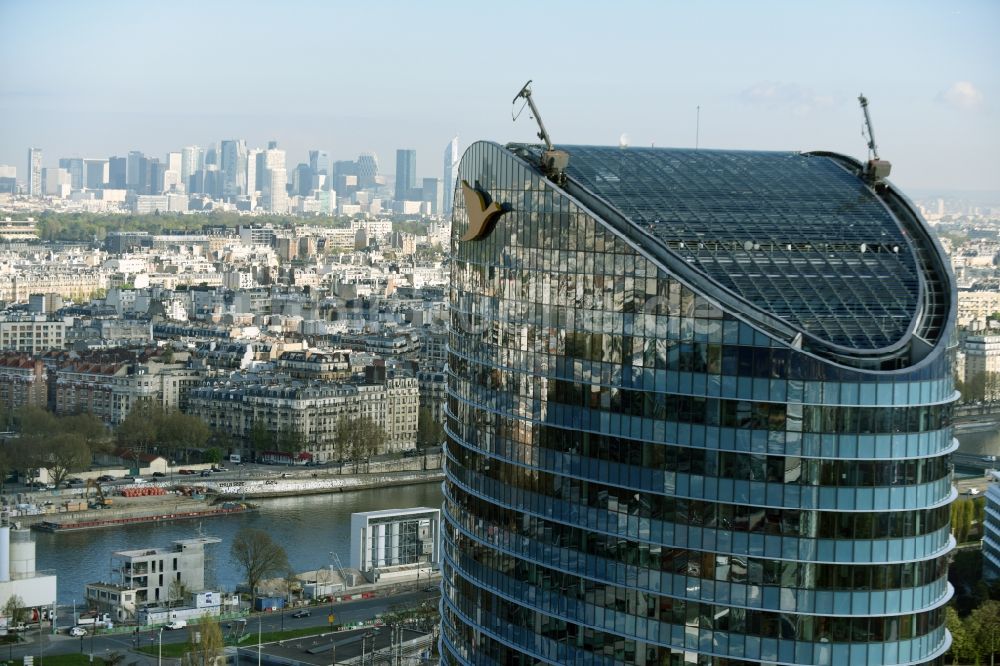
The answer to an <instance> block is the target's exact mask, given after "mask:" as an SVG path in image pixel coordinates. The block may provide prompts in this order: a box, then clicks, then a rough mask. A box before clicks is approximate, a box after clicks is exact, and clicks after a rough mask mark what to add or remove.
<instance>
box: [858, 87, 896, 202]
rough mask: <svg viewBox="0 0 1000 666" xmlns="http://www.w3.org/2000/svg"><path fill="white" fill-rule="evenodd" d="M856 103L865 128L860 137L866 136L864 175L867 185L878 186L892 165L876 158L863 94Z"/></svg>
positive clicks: (876, 153)
mask: <svg viewBox="0 0 1000 666" xmlns="http://www.w3.org/2000/svg"><path fill="white" fill-rule="evenodd" d="M858 102H860V103H861V110H862V111H863V112H864V114H865V127H864V129H863V130H862V132H861V136H865V133H866V131H867V134H868V163H867V164H866V165H865V170H864V175H865V178H866V179H867V180H868V182H869V183H871V184H872V185H878V184H880V183H881V182H882V181H884V180H885V179H886V178H888V177H889V172H890V171H891V170H892V164H890V163H889V161H888V160H883V159H880V158H879V156H878V146H876V145H875V132H874V130H873V129H872V117H871V116H870V115H869V114H868V98H867V97H865V96H864V95H863V94H861V95H858Z"/></svg>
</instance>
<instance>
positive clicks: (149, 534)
mask: <svg viewBox="0 0 1000 666" xmlns="http://www.w3.org/2000/svg"><path fill="white" fill-rule="evenodd" d="M957 436H958V439H959V441H960V443H961V445H960V450H961V451H963V452H966V453H979V454H993V455H998V456H1000V431H998V430H997V429H996V428H989V429H982V430H974V431H973V430H962V431H959V432H958V433H957ZM441 501H442V497H441V484H440V483H423V484H418V485H414V486H398V487H391V488H383V489H377V490H359V491H354V492H349V493H341V494H335V495H311V496H307V497H284V498H280V499H270V500H255V502H257V503H258V504H259V505H260V510H258V511H255V512H251V513H245V514H239V515H235V516H226V517H219V518H207V519H204V520H201V521H195V520H183V521H176V522H167V523H145V524H139V525H128V526H124V527H119V528H117V529H102V530H85V531H82V532H66V533H63V534H49V533H41V532H36V533H35V542H36V568H38V569H55V570H56V571H57V573H58V576H59V578H58V595H59V603H60V604H71V603H73V601H74V600H76V601H80V600H81V599H83V592H84V585H85V584H86V583H90V582H94V581H98V580H105V581H111V580H113V578H112V576H111V553H113V552H114V551H119V550H133V549H138V548H163V547H168V546H170V545H171V542H172V541H173V540H175V539H187V538H190V537H193V536H196V535H197V533H198V530H199V527H200V530H201V533H202V534H204V535H205V536H215V537H219V538H220V539H222V542H221V543H218V544H215V545H213V546H209V547H208V548H209V550H208V552H209V561H208V562H207V565H206V572H205V575H206V583H207V584H208V585H209V586H213V587H215V588H216V589H220V590H233V589H234V588H235V587H236V585H237V584H238V583H239V582H240V581H241V580H242V578H243V577H242V574H241V572H240V571H239V569H238V568H237V567H236V566H235V565H234V564H233V562H232V560H231V559H230V556H229V546H230V544H231V543H232V541H233V537H234V536H235V535H236V533H237V532H238V531H239V530H240V529H241V528H243V527H254V528H258V529H262V530H265V531H267V532H268V533H270V534H271V536H272V537H273V538H274V539H275V540H276V541H277V542H278V543H280V544H282V545H283V546H284V547H285V550H286V551H287V552H288V560H289V563H290V564H291V565H292V569H293V570H294V571H308V570H311V569H319V568H321V567H327V566H329V565H330V560H331V558H330V553H331V552H335V553H337V554H338V555H339V556H340V559H341V562H342V563H343V565H344V566H345V567H346V566H350V564H349V562H350V558H349V557H348V552H349V548H350V535H349V533H348V532H349V530H350V523H351V514H352V513H354V512H356V511H375V510H379V509H403V508H408V507H415V506H428V507H433V508H438V507H440V506H441Z"/></svg>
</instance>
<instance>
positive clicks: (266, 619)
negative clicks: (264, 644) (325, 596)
mask: <svg viewBox="0 0 1000 666" xmlns="http://www.w3.org/2000/svg"><path fill="white" fill-rule="evenodd" d="M439 596H440V592H439V590H438V589H437V588H427V589H424V590H421V591H417V592H404V593H402V594H397V595H393V596H388V597H376V598H372V599H360V600H357V601H344V602H340V603H333V604H323V605H320V606H309V607H308V610H309V611H311V613H312V615H311V616H310V617H304V618H298V619H295V618H292V617H291V615H292V613H293V612H294V611H292V610H288V611H284V612H281V613H261V614H256V615H253V616H250V617H248V618H247V631H248V632H251V634H255V633H257V632H258V631H260V632H261V633H268V632H274V631H281V630H282V627H283V628H284V629H285V630H287V629H300V628H303V627H322V626H326V625H327V615H328V613H330V612H331V610H332V611H333V613H334V615H335V617H336V619H335V622H336V623H337V624H347V623H353V622H362V621H365V620H370V619H372V618H373V617H375V616H376V615H380V614H384V613H386V612H387V611H388V610H389V609H390V608H392V607H395V606H407V607H414V606H419V605H420V604H422V603H424V602H430V603H433V604H435V605H437V602H438V598H439ZM224 624H225V623H224ZM188 631H189V629H181V630H178V631H163V632H162V641H163V644H164V645H169V644H171V643H186V642H188V639H189V636H188ZM160 634H161V632H160V631H159V630H152V631H150V630H145V631H140V632H138V633H121V634H111V635H98V636H94V635H91V634H89V633H88V635H87V636H83V637H80V638H74V637H72V636H69V635H68V634H66V633H65V631H63V630H62V629H60V630H59V633H58V634H55V635H53V634H51V633H50V630H49V629H48V627H46V631H45V633H42V634H41V635H39V633H38V632H37V631H33V632H30V633H29V634H28V635H27V636H26V639H27V640H26V642H24V643H21V644H19V645H11V646H9V647H8V649H7V655H4V654H3V650H2V648H0V658H4V657H5V656H6V657H7V658H8V659H19V658H22V657H24V656H25V655H33V656H34V657H35V664H37V665H38V666H43V665H44V659H45V656H46V655H56V654H77V653H82V654H94V655H96V656H98V657H100V656H103V655H106V654H108V653H110V652H123V653H127V656H126V658H125V662H124V663H126V664H133V663H138V664H155V663H156V656H155V655H153V656H151V655H147V654H144V653H141V652H135V651H133V650H134V648H136V647H141V646H147V645H156V644H157V639H158V638H159V637H160ZM163 661H164V662H165V663H168V664H170V665H171V666H174V665H175V664H176V663H177V662H178V661H179V660H176V659H164V660H163Z"/></svg>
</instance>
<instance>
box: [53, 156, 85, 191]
mask: <svg viewBox="0 0 1000 666" xmlns="http://www.w3.org/2000/svg"><path fill="white" fill-rule="evenodd" d="M59 168H60V169H66V171H68V172H69V179H70V183H71V186H72V188H73V189H74V190H82V189H83V188H84V177H85V176H84V163H83V159H82V158H80V157H60V158H59Z"/></svg>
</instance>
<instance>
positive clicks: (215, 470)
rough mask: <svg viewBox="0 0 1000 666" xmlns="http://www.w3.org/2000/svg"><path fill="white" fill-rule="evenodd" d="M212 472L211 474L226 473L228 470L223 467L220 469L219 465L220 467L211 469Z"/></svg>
mask: <svg viewBox="0 0 1000 666" xmlns="http://www.w3.org/2000/svg"><path fill="white" fill-rule="evenodd" d="M212 471H213V472H228V471H229V470H228V469H227V468H225V467H222V466H221V465H220V466H218V467H213V468H212Z"/></svg>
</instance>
